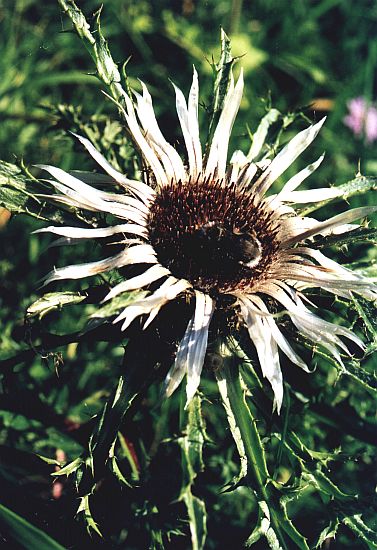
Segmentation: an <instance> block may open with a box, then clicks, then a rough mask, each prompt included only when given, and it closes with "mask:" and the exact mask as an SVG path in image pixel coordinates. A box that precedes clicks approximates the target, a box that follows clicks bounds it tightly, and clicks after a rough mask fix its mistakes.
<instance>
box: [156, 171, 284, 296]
mask: <svg viewBox="0 0 377 550" xmlns="http://www.w3.org/2000/svg"><path fill="white" fill-rule="evenodd" d="M148 228H149V238H150V242H151V244H152V246H153V247H154V249H155V251H156V253H157V257H158V260H159V262H160V263H161V264H162V265H163V266H165V267H167V268H168V269H170V271H171V272H172V274H173V275H174V276H175V277H177V278H184V279H187V280H189V281H190V282H191V283H192V284H193V286H194V288H197V289H199V290H202V291H204V292H207V293H210V294H214V295H216V294H219V293H224V292H230V291H232V290H236V289H239V290H241V289H243V288H245V287H249V286H252V284H253V282H255V280H257V279H258V280H259V279H260V278H261V277H263V274H264V273H265V272H266V268H267V266H268V265H269V264H271V262H272V261H273V257H274V255H275V253H276V250H277V247H278V241H277V237H276V234H277V229H278V226H277V223H276V222H275V221H273V220H272V212H271V211H270V210H269V209H267V207H266V205H263V204H258V205H257V204H256V201H255V200H254V197H253V195H251V194H250V193H249V192H247V191H240V190H239V189H238V188H237V187H236V186H235V185H233V184H232V185H224V184H223V183H222V182H221V181H211V180H210V179H206V180H201V179H198V180H197V181H196V182H194V183H193V182H189V183H182V182H178V183H177V182H172V183H171V184H170V185H168V186H166V187H163V188H162V189H161V190H160V191H159V192H158V194H157V196H156V198H155V200H154V202H153V204H152V206H151V209H150V214H149V219H148Z"/></svg>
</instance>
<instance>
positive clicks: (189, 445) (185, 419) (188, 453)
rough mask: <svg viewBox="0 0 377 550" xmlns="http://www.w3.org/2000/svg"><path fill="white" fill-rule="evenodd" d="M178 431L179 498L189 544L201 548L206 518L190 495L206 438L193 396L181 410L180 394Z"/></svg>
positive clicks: (198, 402)
mask: <svg viewBox="0 0 377 550" xmlns="http://www.w3.org/2000/svg"><path fill="white" fill-rule="evenodd" d="M182 396H183V398H182V408H181V429H183V430H184V435H183V436H182V437H180V438H179V439H178V443H179V445H180V447H181V449H182V455H181V456H182V474H183V479H182V487H181V492H180V497H179V498H180V499H182V500H183V501H184V503H185V505H186V508H187V514H188V518H189V523H190V532H191V542H192V548H193V550H201V549H202V548H204V544H205V540H206V536H207V527H206V522H207V516H206V508H205V504H204V502H203V501H202V500H200V499H199V498H198V497H196V496H194V495H193V494H192V486H193V484H194V481H195V478H196V476H197V475H198V473H200V472H201V471H202V470H203V468H204V463H203V456H202V454H203V444H204V442H205V440H206V438H207V436H206V432H205V425H204V420H203V417H202V409H201V398H200V397H199V396H198V395H196V396H195V397H194V398H193V399H192V401H191V402H190V403H189V405H188V407H187V411H186V410H184V409H183V401H184V399H185V396H184V393H182Z"/></svg>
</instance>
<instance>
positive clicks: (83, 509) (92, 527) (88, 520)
mask: <svg viewBox="0 0 377 550" xmlns="http://www.w3.org/2000/svg"><path fill="white" fill-rule="evenodd" d="M89 497H90V495H84V496H83V497H81V501H80V505H79V507H78V509H77V515H78V516H80V514H81V515H82V517H83V519H84V521H85V524H86V528H87V530H88V533H91V531H94V532H95V533H97V535H99V536H100V537H102V533H101V531H100V530H99V527H98V525H97V523H96V522H95V521H94V519H93V516H92V513H91V511H90V507H89Z"/></svg>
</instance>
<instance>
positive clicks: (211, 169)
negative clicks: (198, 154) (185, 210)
mask: <svg viewBox="0 0 377 550" xmlns="http://www.w3.org/2000/svg"><path fill="white" fill-rule="evenodd" d="M243 84H244V82H243V72H242V70H241V74H240V76H239V78H238V81H237V84H236V86H235V88H234V90H229V91H228V94H227V95H226V98H225V100H224V107H223V110H222V113H221V115H220V119H219V122H218V124H217V128H216V130H215V133H214V135H213V138H212V143H211V148H210V151H209V155H208V160H207V164H206V168H205V174H206V176H207V177H210V176H211V175H213V174H216V176H217V177H218V178H223V177H224V176H225V167H226V161H227V156H228V144H229V138H230V133H231V131H232V128H233V124H234V120H235V118H236V115H237V113H238V109H239V106H240V103H241V99H242V93H243Z"/></svg>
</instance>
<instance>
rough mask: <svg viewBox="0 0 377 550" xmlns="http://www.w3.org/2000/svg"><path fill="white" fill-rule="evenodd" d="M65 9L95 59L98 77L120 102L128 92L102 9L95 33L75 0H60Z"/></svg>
mask: <svg viewBox="0 0 377 550" xmlns="http://www.w3.org/2000/svg"><path fill="white" fill-rule="evenodd" d="M58 2H59V4H60V6H61V8H62V9H63V11H64V12H65V13H66V14H67V15H68V17H69V18H70V19H71V21H72V24H73V26H74V28H75V30H76V32H77V34H78V35H79V37H80V38H81V40H82V42H83V44H84V45H85V47H86V49H87V50H88V52H89V54H90V56H91V58H92V59H93V61H94V63H95V65H96V68H97V73H98V77H99V79H100V80H102V82H103V83H104V84H105V85H106V86H107V88H108V89H109V91H110V93H111V96H112V98H113V99H114V100H115V101H116V102H119V101H121V99H122V97H123V95H124V94H125V93H126V92H125V91H124V89H123V87H122V84H121V75H120V72H119V69H118V67H117V65H116V63H115V62H114V60H113V58H112V56H111V53H110V50H109V47H108V44H107V40H106V39H105V38H104V36H103V34H102V31H101V26H100V11H99V12H98V13H97V18H96V29H95V33H94V32H92V31H91V29H90V25H89V23H88V22H87V20H86V18H85V16H84V14H83V13H82V11H81V10H80V9H79V7H78V6H77V5H76V4H75V2H74V1H73V0H58Z"/></svg>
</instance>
